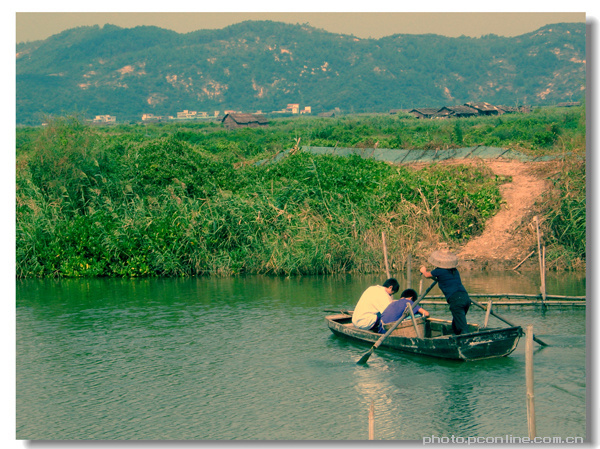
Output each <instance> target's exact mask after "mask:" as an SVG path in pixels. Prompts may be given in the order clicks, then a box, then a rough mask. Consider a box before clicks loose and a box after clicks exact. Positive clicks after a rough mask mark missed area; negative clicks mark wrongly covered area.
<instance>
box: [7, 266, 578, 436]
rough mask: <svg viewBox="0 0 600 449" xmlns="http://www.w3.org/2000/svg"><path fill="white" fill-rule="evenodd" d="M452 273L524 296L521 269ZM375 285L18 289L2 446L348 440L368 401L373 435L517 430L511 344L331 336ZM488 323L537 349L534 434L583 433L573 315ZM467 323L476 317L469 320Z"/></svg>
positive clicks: (109, 283) (108, 284) (520, 352)
mask: <svg viewBox="0 0 600 449" xmlns="http://www.w3.org/2000/svg"><path fill="white" fill-rule="evenodd" d="M463 278H464V280H465V284H466V285H467V287H468V288H469V290H470V291H471V292H472V293H483V292H490V291H489V290H488V289H491V291H493V292H508V293H537V292H538V291H539V286H536V282H537V279H536V277H535V275H533V274H532V275H517V274H512V273H510V274H489V273H486V274H483V273H473V274H469V273H467V274H465V275H464V276H463ZM378 281H381V280H379V279H378V278H376V277H366V276H361V277H356V276H355V277H328V278H323V277H304V278H289V279H284V278H265V277H247V278H233V279H204V278H200V279H149V280H102V279H100V280H66V281H65V280H63V281H51V280H44V281H39V280H28V281H17V287H16V293H17V301H16V304H17V306H16V326H17V327H16V330H17V333H16V376H17V383H16V437H17V439H24V440H72V439H100V440H111V439H119V440H124V439H126V440H361V439H367V438H368V412H369V406H370V404H371V402H373V404H374V409H375V438H376V439H385V440H391V439H395V440H421V439H422V438H423V437H427V436H432V435H434V436H451V435H454V436H457V437H465V438H466V437H469V436H482V437H503V436H506V435H511V436H519V437H525V436H527V415H526V402H525V354H524V349H525V344H524V340H522V341H521V343H520V344H519V347H518V348H517V350H516V351H515V352H514V353H513V354H511V355H510V356H509V357H507V358H502V359H495V360H489V361H481V362H474V363H464V362H453V361H444V360H438V359H433V358H426V357H417V356H411V355H403V354H398V353H393V352H388V351H386V350H381V349H380V350H378V351H376V352H375V354H374V355H373V356H371V358H370V359H369V363H368V365H367V366H360V365H357V364H356V361H357V360H358V359H359V358H360V357H361V355H362V354H364V352H365V351H366V350H367V349H368V346H364V345H360V344H357V343H352V342H349V341H347V340H345V339H343V338H340V337H335V336H334V335H333V334H332V333H331V332H330V331H329V330H328V329H327V327H326V325H325V321H324V319H323V317H324V315H325V313H323V310H324V309H326V308H351V307H353V306H354V304H355V303H356V300H357V299H358V297H359V296H360V294H361V293H362V291H363V290H364V288H366V287H367V286H369V285H371V284H374V283H377V282H378ZM417 282H418V281H417V280H416V279H415V281H413V287H414V286H415V284H416V283H417ZM548 286H549V287H548V292H549V293H550V294H557V295H585V278H582V277H580V276H564V275H563V276H555V277H552V276H549V278H548ZM432 293H433V294H437V293H439V291H433V292H432ZM431 309H432V308H431V307H430V311H431V312H432V313H433V315H434V316H437V317H440V318H449V317H450V314H449V312H448V310H447V307H446V306H433V310H431ZM497 313H501V314H502V316H504V317H506V318H507V319H508V320H510V321H513V322H515V323H518V324H521V325H525V324H533V326H534V332H535V333H536V335H537V336H538V337H540V338H542V339H543V340H544V341H546V342H548V343H550V344H551V345H552V346H550V347H547V348H544V349H541V350H537V349H538V347H536V350H537V351H536V353H535V356H534V361H535V406H536V415H537V423H536V424H537V434H538V435H539V436H559V437H564V438H566V437H585V436H586V403H587V400H586V345H585V335H586V314H585V308H571V307H563V308H556V309H554V308H552V309H549V310H547V311H542V310H541V309H539V308H526V309H521V308H515V307H511V308H510V309H506V310H497ZM468 318H469V321H472V322H483V312H480V311H479V310H477V309H475V308H472V309H471V311H470V312H469V315H468ZM490 324H496V325H498V324H501V323H499V322H497V321H496V322H491V323H490Z"/></svg>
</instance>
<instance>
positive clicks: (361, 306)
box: [352, 278, 400, 333]
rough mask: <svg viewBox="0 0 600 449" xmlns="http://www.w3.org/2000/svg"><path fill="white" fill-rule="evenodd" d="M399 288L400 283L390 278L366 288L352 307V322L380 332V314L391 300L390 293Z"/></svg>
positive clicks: (361, 327) (360, 327) (381, 327)
mask: <svg viewBox="0 0 600 449" xmlns="http://www.w3.org/2000/svg"><path fill="white" fill-rule="evenodd" d="M399 289H400V284H398V281H397V280H396V279H394V278H390V279H388V280H387V281H385V282H384V283H383V285H372V286H371V287H369V288H367V289H366V290H365V291H364V293H363V294H362V296H361V297H360V299H359V300H358V304H356V307H355V308H354V313H353V314H352V323H353V324H354V325H355V326H356V327H358V328H359V329H364V330H370V331H373V332H377V333H382V332H381V331H382V330H383V326H382V325H381V314H382V313H383V311H384V310H385V309H386V308H387V306H389V305H390V303H391V302H392V295H393V294H394V293H396V292H397V291H398V290H399Z"/></svg>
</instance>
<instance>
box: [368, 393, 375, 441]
mask: <svg viewBox="0 0 600 449" xmlns="http://www.w3.org/2000/svg"><path fill="white" fill-rule="evenodd" d="M374 439H375V406H374V405H373V401H371V406H370V407H369V440H374Z"/></svg>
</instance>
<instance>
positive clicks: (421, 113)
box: [408, 108, 439, 118]
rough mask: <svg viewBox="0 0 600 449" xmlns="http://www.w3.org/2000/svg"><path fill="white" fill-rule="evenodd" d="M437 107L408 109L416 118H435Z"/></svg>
mask: <svg viewBox="0 0 600 449" xmlns="http://www.w3.org/2000/svg"><path fill="white" fill-rule="evenodd" d="M438 112H439V108H418V109H411V110H410V111H408V113H409V114H412V115H414V116H415V117H416V118H435V117H438Z"/></svg>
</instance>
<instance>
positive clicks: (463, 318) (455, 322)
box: [448, 292, 471, 335]
mask: <svg viewBox="0 0 600 449" xmlns="http://www.w3.org/2000/svg"><path fill="white" fill-rule="evenodd" d="M448 304H450V312H452V331H453V332H454V333H455V334H456V335H460V334H462V333H466V332H468V329H469V326H468V325H467V312H468V311H469V306H470V305H471V298H469V295H468V294H467V293H465V292H456V293H454V294H453V295H452V296H450V298H448Z"/></svg>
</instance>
